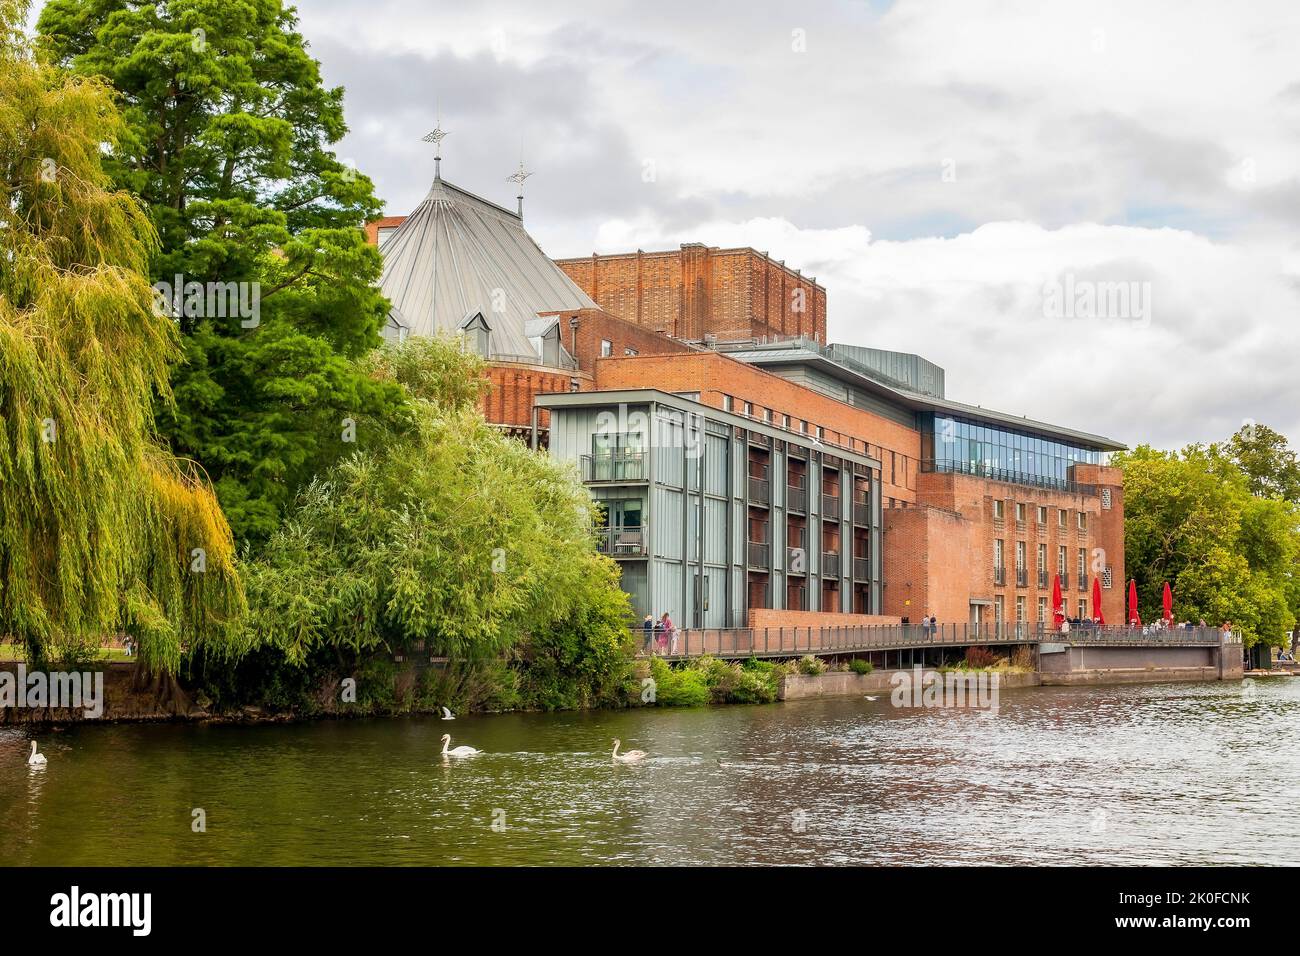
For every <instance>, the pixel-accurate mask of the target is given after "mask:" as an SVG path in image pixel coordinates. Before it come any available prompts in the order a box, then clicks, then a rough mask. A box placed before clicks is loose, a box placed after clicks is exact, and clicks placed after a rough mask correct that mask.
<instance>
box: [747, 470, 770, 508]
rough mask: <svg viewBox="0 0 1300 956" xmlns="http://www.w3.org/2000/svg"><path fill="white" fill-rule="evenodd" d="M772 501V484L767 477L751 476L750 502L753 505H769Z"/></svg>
mask: <svg viewBox="0 0 1300 956" xmlns="http://www.w3.org/2000/svg"><path fill="white" fill-rule="evenodd" d="M770 501H771V486H770V485H769V484H768V481H767V479H766V478H756V477H755V476H753V475H750V476H749V503H750V504H751V505H767V504H769V503H770Z"/></svg>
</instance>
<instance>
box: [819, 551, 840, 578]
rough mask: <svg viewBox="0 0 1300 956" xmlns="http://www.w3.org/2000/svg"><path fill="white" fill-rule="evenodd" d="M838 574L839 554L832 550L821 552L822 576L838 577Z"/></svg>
mask: <svg viewBox="0 0 1300 956" xmlns="http://www.w3.org/2000/svg"><path fill="white" fill-rule="evenodd" d="M839 576H840V556H839V555H838V554H837V553H836V552H834V551H823V552H822V577H823V578H838V577H839Z"/></svg>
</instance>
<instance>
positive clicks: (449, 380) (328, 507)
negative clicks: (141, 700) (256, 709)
mask: <svg viewBox="0 0 1300 956" xmlns="http://www.w3.org/2000/svg"><path fill="white" fill-rule="evenodd" d="M480 368H481V366H480V362H479V359H477V358H476V357H474V356H472V355H470V354H468V353H467V352H465V351H464V350H463V349H462V348H461V347H460V346H459V344H458V343H456V342H453V341H451V340H442V339H433V340H425V341H422V342H411V343H406V344H404V345H402V346H390V347H387V348H385V350H384V351H383V352H382V353H381V354H380V355H379V356H377V357H376V358H375V359H374V360H373V361H372V362H371V363H370V364H369V371H368V374H371V375H373V376H374V377H375V378H376V379H377V380H379V381H384V382H390V383H391V384H393V385H394V386H395V387H396V388H398V389H400V390H401V391H402V393H403V394H404V395H405V396H406V397H405V401H406V403H407V405H408V406H409V408H410V409H411V418H410V420H409V426H408V427H405V428H403V429H398V430H391V431H386V430H384V429H385V426H384V425H383V423H377V424H376V426H375V427H376V431H377V432H380V433H382V434H384V436H385V438H384V440H383V441H382V442H380V443H378V445H377V447H376V448H374V449H373V450H369V451H358V452H357V453H355V454H354V455H353V456H352V457H350V458H348V459H346V460H344V461H342V462H340V463H339V464H338V465H336V466H334V467H333V468H330V469H328V470H327V471H326V472H325V473H324V474H322V475H321V476H320V477H319V478H318V479H317V480H315V481H313V482H312V483H311V484H310V485H309V486H308V487H307V488H306V489H305V490H304V491H303V492H302V493H301V494H300V496H299V499H298V501H297V503H296V504H295V506H294V508H293V510H292V511H291V512H290V514H289V517H288V520H287V521H286V522H285V524H284V526H283V527H282V528H281V529H280V530H279V531H277V532H276V533H275V534H274V535H273V536H272V538H271V539H270V541H269V542H268V543H267V545H266V547H265V548H264V549H263V552H262V553H261V554H259V555H257V556H256V557H253V558H251V559H250V561H249V562H248V564H247V580H248V588H249V594H250V599H251V601H252V602H253V605H254V606H255V607H256V608H257V609H258V613H257V614H256V615H254V616H252V617H250V619H249V636H248V640H249V642H250V643H251V644H253V645H256V646H270V647H274V648H276V649H278V650H279V651H280V652H281V653H282V654H283V655H284V657H285V659H286V660H287V661H288V662H289V663H290V664H292V665H303V664H305V663H306V662H307V661H309V660H310V659H311V658H312V657H313V655H314V654H315V653H316V652H317V651H318V650H320V649H322V648H330V649H334V650H337V651H338V652H340V653H343V654H344V655H357V656H362V657H364V656H365V655H368V654H379V653H389V652H407V651H411V650H414V649H417V648H418V649H420V652H421V653H426V654H435V655H439V656H446V657H450V658H451V659H452V660H453V661H454V662H456V663H457V664H458V665H468V664H471V663H474V662H488V661H502V660H506V661H509V663H510V666H511V667H512V668H513V670H514V671H515V672H516V675H517V676H516V680H517V687H516V688H515V689H514V690H513V691H511V693H516V692H517V694H518V699H519V700H520V701H521V702H522V703H523V705H525V706H538V707H546V708H556V707H586V706H592V705H594V704H598V703H612V702H615V701H617V700H618V699H619V696H620V693H621V689H622V685H623V683H624V681H625V680H626V673H627V669H628V667H629V663H628V659H629V656H630V651H631V633H630V631H629V629H628V620H629V615H630V608H629V605H628V603H627V596H626V595H625V594H623V592H622V591H621V590H620V589H619V587H618V569H617V567H616V566H615V565H614V563H613V562H612V561H610V560H609V559H607V558H605V557H602V556H600V555H598V554H596V553H595V551H594V548H593V543H592V540H591V533H590V527H591V501H590V499H589V497H588V496H587V493H586V490H585V489H584V488H583V487H582V485H581V484H580V483H579V482H578V481H577V479H576V477H575V476H574V475H573V474H572V473H571V471H570V470H568V469H565V468H563V467H561V466H559V465H558V464H557V463H555V462H554V461H552V460H551V459H550V458H548V457H547V456H546V455H544V454H538V453H535V452H533V451H530V450H529V449H528V448H527V447H525V446H524V445H523V444H522V443H520V442H518V441H515V440H513V439H511V438H509V437H507V436H505V435H503V434H501V433H500V432H499V431H498V430H496V429H494V428H492V427H491V426H490V425H488V424H487V423H486V422H485V421H484V420H483V418H482V416H481V415H480V414H479V413H478V412H477V410H476V409H475V408H474V407H473V400H474V395H473V394H471V393H470V392H467V391H465V390H464V387H463V386H462V385H459V384H457V383H463V382H472V381H476V380H477V377H478V373H479V370H480ZM426 396H433V398H434V399H440V400H430V398H428V397H426ZM363 424H364V423H363Z"/></svg>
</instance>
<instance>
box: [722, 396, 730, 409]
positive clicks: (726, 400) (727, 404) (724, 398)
mask: <svg viewBox="0 0 1300 956" xmlns="http://www.w3.org/2000/svg"><path fill="white" fill-rule="evenodd" d="M722 410H723V411H724V412H729V411H731V396H730V395H723V396H722Z"/></svg>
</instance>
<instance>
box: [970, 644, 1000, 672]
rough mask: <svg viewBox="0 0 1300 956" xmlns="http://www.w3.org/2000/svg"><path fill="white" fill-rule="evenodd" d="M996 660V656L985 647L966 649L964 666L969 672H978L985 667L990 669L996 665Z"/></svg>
mask: <svg viewBox="0 0 1300 956" xmlns="http://www.w3.org/2000/svg"><path fill="white" fill-rule="evenodd" d="M997 660H998V657H997V655H996V654H994V653H993V652H992V651H990V650H989V649H988V648H987V647H968V648H966V666H967V667H968V668H970V669H971V670H980V669H982V668H985V667H992V666H993V665H994V664H996V663H997Z"/></svg>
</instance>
